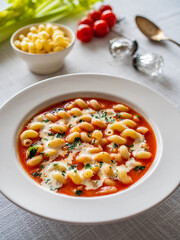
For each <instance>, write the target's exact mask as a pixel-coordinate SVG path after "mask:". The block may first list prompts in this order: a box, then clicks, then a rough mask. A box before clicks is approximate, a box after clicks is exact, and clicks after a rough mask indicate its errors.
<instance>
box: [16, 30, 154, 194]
mask: <svg viewBox="0 0 180 240" xmlns="http://www.w3.org/2000/svg"><path fill="white" fill-rule="evenodd" d="M34 31H35V29H34ZM43 31H44V30H43ZM43 34H45V33H43ZM30 36H31V38H32V35H29V37H30ZM44 36H45V35H44ZM56 105H57V104H56ZM136 118H137V120H136ZM149 133H151V137H152V139H150V138H149V135H148V134H149ZM153 134H154V133H153V131H152V129H151V127H150V126H149V124H148V123H147V122H146V120H145V119H144V118H143V117H142V116H139V115H138V114H137V113H136V112H135V111H134V110H132V109H131V108H130V107H128V106H126V105H124V104H118V103H115V102H111V101H108V100H102V99H75V100H69V101H67V102H64V103H61V104H60V108H57V107H53V106H51V107H49V109H48V110H46V111H42V112H41V113H40V114H37V115H36V116H35V117H33V118H32V119H31V120H30V121H29V122H28V123H27V124H26V125H25V127H24V129H23V131H22V132H21V134H20V136H19V155H20V160H21V162H23V161H24V162H23V164H24V165H26V166H27V167H28V171H29V174H32V175H33V177H34V179H35V180H37V179H39V180H38V181H39V182H40V183H41V185H42V186H44V187H46V188H48V189H49V190H51V191H56V192H57V191H58V192H61V191H62V193H66V194H70V195H83V194H85V196H86V195H88V194H89V195H88V196H96V195H98V194H99V195H102V194H110V193H113V192H117V191H120V190H122V189H124V188H126V187H128V186H129V185H131V184H132V183H134V182H135V181H137V180H138V179H139V178H140V177H141V176H142V175H143V174H144V173H143V171H144V172H145V168H146V167H147V166H146V165H147V163H148V164H149V165H148V166H150V163H152V161H153V156H154V155H155V147H156V145H155V144H156V143H155V136H154V135H153ZM146 136H148V138H147V139H148V141H147V139H146ZM24 148H25V149H26V154H24V155H23V151H22V149H24ZM150 148H151V149H150ZM21 151H22V152H21ZM34 168H35V169H36V171H34ZM26 169H27V168H26ZM37 169H38V170H37ZM132 173H133V174H132ZM68 187H69V188H70V189H73V191H74V192H72V193H68V191H70V190H68V191H67V189H68ZM63 189H64V190H63Z"/></svg>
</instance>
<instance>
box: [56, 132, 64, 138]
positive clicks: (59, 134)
mask: <svg viewBox="0 0 180 240" xmlns="http://www.w3.org/2000/svg"><path fill="white" fill-rule="evenodd" d="M64 137H65V132H63V133H57V135H56V138H64Z"/></svg>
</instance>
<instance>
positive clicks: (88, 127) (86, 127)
mask: <svg viewBox="0 0 180 240" xmlns="http://www.w3.org/2000/svg"><path fill="white" fill-rule="evenodd" d="M78 126H79V127H80V128H81V129H84V130H86V131H88V132H91V131H92V130H94V127H93V126H92V125H91V124H90V123H87V122H82V123H79V125H78Z"/></svg>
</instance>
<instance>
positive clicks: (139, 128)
mask: <svg viewBox="0 0 180 240" xmlns="http://www.w3.org/2000/svg"><path fill="white" fill-rule="evenodd" d="M136 131H137V132H139V133H142V134H146V133H147V132H148V131H149V130H148V128H146V127H138V128H137V129H136Z"/></svg>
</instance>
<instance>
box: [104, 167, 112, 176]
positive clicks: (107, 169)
mask: <svg viewBox="0 0 180 240" xmlns="http://www.w3.org/2000/svg"><path fill="white" fill-rule="evenodd" d="M103 170H104V173H105V174H106V176H107V177H114V172H113V169H112V167H111V165H105V166H104V167H103Z"/></svg>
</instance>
